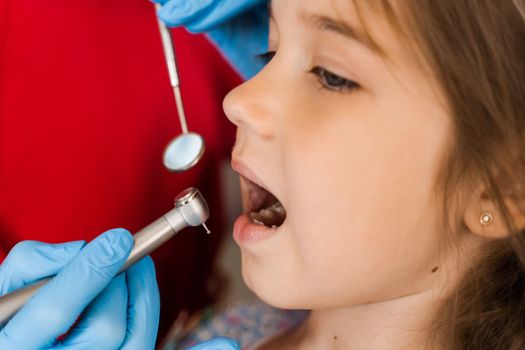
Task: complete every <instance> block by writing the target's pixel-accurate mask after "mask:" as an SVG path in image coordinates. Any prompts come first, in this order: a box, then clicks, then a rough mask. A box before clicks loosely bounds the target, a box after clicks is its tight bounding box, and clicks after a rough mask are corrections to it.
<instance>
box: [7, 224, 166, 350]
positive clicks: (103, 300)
mask: <svg viewBox="0 0 525 350" xmlns="http://www.w3.org/2000/svg"><path fill="white" fill-rule="evenodd" d="M132 247H133V238H132V237H131V234H130V233H129V232H128V231H126V230H123V229H115V230H111V231H108V232H106V233H104V234H102V235H100V236H99V237H97V238H96V239H95V240H93V241H92V242H90V243H89V244H87V245H85V242H83V241H76V242H69V243H64V244H45V243H40V242H35V241H24V242H21V243H19V244H17V245H16V246H15V247H14V248H13V249H12V250H11V252H10V253H9V255H8V256H7V258H6V259H5V261H4V263H3V264H2V265H0V295H3V294H5V293H8V292H10V291H13V290H15V289H18V288H20V287H23V286H24V285H26V284H29V283H32V282H34V281H36V280H38V279H40V278H43V277H47V276H52V275H55V274H56V276H55V277H54V278H53V279H52V280H51V281H50V282H49V283H48V284H46V285H45V286H43V287H42V288H41V289H40V290H39V291H38V292H37V293H36V294H35V295H34V297H33V298H32V299H31V300H30V301H28V302H27V304H26V305H24V307H23V308H22V309H20V311H19V312H18V313H17V314H16V315H15V316H13V318H12V319H11V320H10V321H9V322H8V323H7V325H5V327H4V328H3V329H2V330H1V331H0V349H16V350H36V349H57V350H58V349H64V350H65V349H67V350H80V349H86V350H87V349H125V350H139V349H140V350H143V349H146V350H147V349H153V348H154V346H155V338H156V336H157V328H158V319H159V292H158V287H157V283H156V279H155V270H154V266H153V262H152V260H151V258H149V257H148V258H145V259H143V260H141V261H140V262H139V263H137V264H135V265H134V266H133V267H131V268H130V269H128V270H127V271H126V273H123V274H120V275H119V276H117V277H115V274H116V273H117V271H118V270H119V269H120V267H121V266H122V265H123V263H124V262H125V261H126V259H127V257H128V255H129V253H130V252H131V248H132ZM79 315H80V318H79ZM77 319H78V320H77ZM75 322H76V323H75ZM73 325H74V327H73V328H72V329H71V330H70V327H71V326H73ZM68 330H70V331H69V332H68ZM66 332H68V334H67V336H66V337H65V338H64V339H63V340H60V341H56V339H57V337H59V336H61V335H63V334H64V333H66Z"/></svg>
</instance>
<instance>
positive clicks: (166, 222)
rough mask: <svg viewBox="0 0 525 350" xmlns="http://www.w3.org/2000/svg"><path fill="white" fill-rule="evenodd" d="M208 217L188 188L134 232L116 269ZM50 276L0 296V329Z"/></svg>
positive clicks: (200, 198)
mask: <svg viewBox="0 0 525 350" xmlns="http://www.w3.org/2000/svg"><path fill="white" fill-rule="evenodd" d="M208 217H209V209H208V204H207V203H206V201H205V200H204V197H203V196H202V194H201V193H200V192H199V190H197V189H196V188H188V189H186V190H184V191H183V192H181V193H180V194H179V195H178V196H177V197H176V198H175V208H174V209H172V210H170V211H169V212H167V213H166V214H164V215H163V216H162V217H160V218H159V219H157V220H155V221H154V222H152V223H151V224H149V225H148V226H146V227H144V228H143V229H142V230H140V231H138V232H137V233H135V234H134V235H133V240H134V242H135V243H134V245H133V249H132V250H131V253H130V255H129V257H128V259H127V260H126V262H125V263H124V265H123V266H122V268H121V269H120V270H119V272H118V273H121V272H123V271H125V270H127V269H128V268H129V267H130V266H131V265H133V264H135V263H136V262H137V261H139V260H140V259H142V258H143V257H145V256H146V255H149V254H150V253H151V252H153V251H154V250H155V249H157V248H158V247H160V246H161V245H162V244H164V243H165V242H166V241H168V240H169V239H170V238H172V237H173V236H175V234H177V232H179V231H180V230H182V229H184V228H186V227H188V226H200V225H202V226H204V228H205V229H206V232H207V233H210V231H209V230H208V228H207V227H206V224H205V222H206V220H208ZM51 278H52V277H48V278H44V279H42V280H40V281H38V282H36V283H33V284H31V285H29V286H26V287H24V288H21V289H18V290H16V291H14V292H11V293H9V294H6V295H4V296H2V297H0V328H2V326H4V325H5V324H6V323H7V322H8V321H9V320H10V319H11V317H13V315H14V314H16V313H17V312H18V310H19V309H20V308H21V307H22V306H23V305H24V304H25V303H26V302H27V301H28V300H29V299H30V298H31V297H32V296H33V295H34V294H35V293H36V292H37V291H38V289H39V288H40V287H42V286H43V285H44V284H46V283H47V282H48V281H49V280H50V279H51Z"/></svg>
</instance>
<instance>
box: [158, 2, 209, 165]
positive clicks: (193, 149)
mask: <svg viewBox="0 0 525 350" xmlns="http://www.w3.org/2000/svg"><path fill="white" fill-rule="evenodd" d="M160 8H161V5H160V4H155V9H156V10H157V11H158V10H160ZM158 24H159V31H160V37H161V39H162V47H163V49H164V57H165V58H166V65H167V66H168V72H169V75H170V82H171V86H172V87H173V94H174V96H175V103H176V105H177V112H178V114H179V121H180V126H181V129H182V134H181V135H179V136H177V137H175V138H174V139H173V140H171V141H170V143H169V144H168V146H166V148H165V149H164V156H163V163H164V166H165V167H166V168H167V169H168V170H170V171H174V172H182V171H185V170H188V169H190V168H192V167H193V166H194V165H195V164H197V163H198V162H199V160H200V159H201V157H202V155H203V154H204V149H205V145H204V139H203V138H202V136H201V135H199V134H197V133H195V132H189V131H188V125H187V123H186V114H185V113H184V106H183V104H182V96H181V93H180V81H179V73H178V70H177V61H176V59H175V51H174V49H173V40H172V37H171V33H170V31H169V29H168V28H167V27H166V25H165V24H164V22H162V21H161V20H160V19H158Z"/></svg>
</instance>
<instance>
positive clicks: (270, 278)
mask: <svg viewBox="0 0 525 350" xmlns="http://www.w3.org/2000/svg"><path fill="white" fill-rule="evenodd" d="M242 277H243V280H244V282H245V283H246V286H247V287H248V288H249V289H250V290H251V291H252V292H253V293H254V294H255V295H256V296H257V297H258V298H259V299H261V300H262V301H263V302H265V303H266V304H268V305H271V306H273V307H276V308H279V309H287V310H309V309H311V306H312V305H311V304H310V303H308V295H306V294H305V293H304V290H305V289H304V287H301V286H299V285H298V283H297V282H296V281H294V280H292V279H290V278H286V276H283V275H281V274H275V273H271V272H269V271H262V269H258V268H257V263H256V262H254V261H253V258H251V257H248V256H247V254H245V253H242ZM301 291H302V292H301Z"/></svg>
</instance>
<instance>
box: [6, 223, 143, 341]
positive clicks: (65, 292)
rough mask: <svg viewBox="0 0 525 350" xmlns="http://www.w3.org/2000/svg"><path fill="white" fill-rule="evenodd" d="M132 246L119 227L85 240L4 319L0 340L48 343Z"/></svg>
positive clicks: (68, 324) (64, 328)
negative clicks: (54, 272) (46, 282)
mask: <svg viewBox="0 0 525 350" xmlns="http://www.w3.org/2000/svg"><path fill="white" fill-rule="evenodd" d="M132 247H133V238H132V236H131V234H130V233H129V232H128V231H126V230H123V229H116V230H111V231H108V232H105V233H104V234H102V235H100V236H99V237H97V238H96V239H95V240H93V241H92V242H90V243H89V244H87V245H86V246H85V247H84V249H82V251H81V252H80V253H78V254H77V255H76V256H75V257H74V258H73V260H72V261H71V262H70V263H69V264H68V265H67V266H66V267H64V269H62V270H61V271H60V272H59V273H58V275H57V276H56V277H54V278H53V279H52V280H51V281H50V282H49V283H48V284H46V285H45V286H43V287H42V288H41V289H40V290H39V291H38V292H37V293H36V294H35V295H34V297H33V298H32V299H31V300H29V301H28V303H27V304H26V305H24V307H23V308H22V309H21V310H20V311H19V312H18V313H17V314H16V315H15V316H14V317H13V318H12V319H11V320H10V321H9V322H8V324H7V325H6V326H5V327H4V328H3V329H2V332H1V333H0V344H2V341H4V342H5V343H7V344H9V342H16V343H19V342H22V340H23V344H24V345H25V347H23V348H27V349H39V348H42V347H46V346H49V345H50V344H52V343H53V342H54V341H55V339H56V338H57V337H58V336H59V335H61V334H64V333H65V332H66V331H67V330H68V329H69V327H71V326H72V324H73V323H74V322H75V320H76V319H77V317H78V316H79V315H80V313H81V312H82V310H84V308H85V307H86V306H87V305H88V304H89V303H90V302H91V301H92V300H93V299H94V298H95V297H96V296H97V295H98V294H99V293H100V292H101V291H102V290H103V289H104V288H105V287H106V286H107V285H108V284H109V282H110V281H111V279H112V278H113V277H114V275H115V274H116V273H117V271H118V270H119V269H120V267H121V266H122V265H123V264H124V262H125V261H126V259H127V257H128V255H129V253H130V252H131V248H132ZM28 332H31V337H28V336H27V335H28ZM0 348H2V347H1V346H0Z"/></svg>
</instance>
